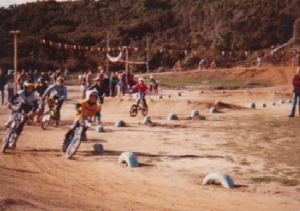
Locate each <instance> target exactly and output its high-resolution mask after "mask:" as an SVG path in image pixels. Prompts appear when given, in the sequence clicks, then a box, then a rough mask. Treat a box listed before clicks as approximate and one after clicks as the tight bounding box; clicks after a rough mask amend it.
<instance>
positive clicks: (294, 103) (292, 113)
mask: <svg viewBox="0 0 300 211" xmlns="http://www.w3.org/2000/svg"><path fill="white" fill-rule="evenodd" d="M299 97H300V93H296V92H294V102H293V107H292V112H291V115H292V116H294V115H295V110H296V104H297V100H298V109H299V115H300V99H298V98H299Z"/></svg>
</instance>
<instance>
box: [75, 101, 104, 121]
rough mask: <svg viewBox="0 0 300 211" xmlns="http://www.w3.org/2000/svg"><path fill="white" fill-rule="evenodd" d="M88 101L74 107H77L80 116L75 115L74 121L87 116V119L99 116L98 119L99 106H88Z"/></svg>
mask: <svg viewBox="0 0 300 211" xmlns="http://www.w3.org/2000/svg"><path fill="white" fill-rule="evenodd" d="M88 101H89V100H83V101H81V102H80V103H78V104H77V105H76V106H77V107H79V111H80V112H81V114H77V115H76V120H80V117H81V115H84V116H87V117H93V116H95V115H96V116H99V117H100V109H101V105H100V104H97V103H95V104H90V103H89V102H88Z"/></svg>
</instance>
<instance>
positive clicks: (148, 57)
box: [147, 37, 149, 73]
mask: <svg viewBox="0 0 300 211" xmlns="http://www.w3.org/2000/svg"><path fill="white" fill-rule="evenodd" d="M147 73H149V37H147Z"/></svg>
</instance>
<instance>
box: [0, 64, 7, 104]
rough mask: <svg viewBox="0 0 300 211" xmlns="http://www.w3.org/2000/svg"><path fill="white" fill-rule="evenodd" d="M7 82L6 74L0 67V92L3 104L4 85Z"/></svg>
mask: <svg viewBox="0 0 300 211" xmlns="http://www.w3.org/2000/svg"><path fill="white" fill-rule="evenodd" d="M6 84H7V75H6V74H5V73H4V71H3V70H2V68H0V92H2V105H4V86H5V85H6Z"/></svg>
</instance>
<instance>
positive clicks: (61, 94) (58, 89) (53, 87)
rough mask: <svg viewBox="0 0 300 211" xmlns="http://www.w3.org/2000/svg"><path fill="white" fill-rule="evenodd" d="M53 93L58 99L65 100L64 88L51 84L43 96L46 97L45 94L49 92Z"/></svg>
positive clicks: (65, 92)
mask: <svg viewBox="0 0 300 211" xmlns="http://www.w3.org/2000/svg"><path fill="white" fill-rule="evenodd" d="M53 90H54V91H55V92H56V95H57V96H59V97H60V99H63V100H64V99H66V98H67V89H66V87H65V86H58V85H56V84H53V85H51V86H49V87H48V89H47V90H46V91H45V93H44V95H43V96H47V94H48V93H49V92H51V91H53Z"/></svg>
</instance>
